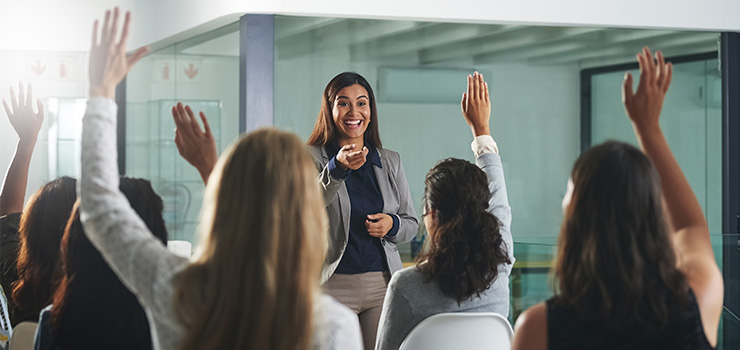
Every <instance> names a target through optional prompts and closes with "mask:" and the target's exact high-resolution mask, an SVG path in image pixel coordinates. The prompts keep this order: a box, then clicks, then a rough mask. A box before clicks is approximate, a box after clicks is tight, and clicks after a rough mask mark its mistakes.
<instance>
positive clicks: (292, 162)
mask: <svg viewBox="0 0 740 350" xmlns="http://www.w3.org/2000/svg"><path fill="white" fill-rule="evenodd" d="M326 230H327V219H326V213H325V210H324V206H323V200H322V197H321V194H320V191H319V188H318V183H317V182H316V170H315V167H314V165H313V162H312V160H311V157H310V155H309V154H308V152H307V150H306V149H305V146H303V145H302V143H301V142H300V140H299V139H298V138H297V137H296V136H295V135H293V134H290V133H285V132H281V131H278V130H275V129H261V130H258V131H255V132H252V133H250V134H248V135H247V136H246V137H243V138H241V139H240V140H238V141H236V142H235V143H234V144H232V146H230V148H229V149H228V150H227V151H226V152H224V154H223V155H222V156H221V159H220V160H219V162H218V164H217V165H216V168H215V169H214V172H213V173H212V175H211V178H210V180H209V182H208V188H207V190H206V198H205V200H204V206H203V212H202V217H201V228H200V235H201V241H200V244H199V246H198V248H197V249H196V254H195V258H196V261H195V262H194V263H193V264H192V265H191V266H190V267H188V268H187V269H185V270H184V271H183V273H181V274H180V275H179V276H178V281H177V286H176V288H177V291H176V297H175V298H176V299H175V302H176V303H177V305H178V306H177V308H178V312H179V316H180V320H181V322H183V324H184V325H185V327H186V329H187V330H188V331H187V334H188V336H187V338H186V339H183V343H182V344H183V345H182V348H183V349H222V348H245V349H268V348H269V349H298V348H300V349H303V348H306V347H308V344H309V342H310V340H311V335H312V329H313V325H312V322H311V321H312V312H313V310H312V308H313V298H314V296H315V292H316V291H317V288H318V279H319V272H320V269H321V265H322V262H323V256H324V252H325V247H326ZM204 335H207V336H204Z"/></svg>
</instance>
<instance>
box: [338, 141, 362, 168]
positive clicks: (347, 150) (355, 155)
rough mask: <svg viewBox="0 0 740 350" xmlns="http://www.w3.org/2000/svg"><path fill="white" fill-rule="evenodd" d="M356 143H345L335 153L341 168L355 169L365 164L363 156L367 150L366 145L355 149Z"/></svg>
mask: <svg viewBox="0 0 740 350" xmlns="http://www.w3.org/2000/svg"><path fill="white" fill-rule="evenodd" d="M356 148H357V145H356V144H354V143H353V144H351V145H345V146H344V147H342V148H341V149H340V150H339V153H337V158H336V160H337V163H338V165H339V166H340V167H341V168H342V169H345V170H346V169H352V170H357V169H359V168H360V167H362V165H363V164H365V159H366V158H365V157H367V153H368V152H369V150H368V149H367V147H363V148H362V149H361V150H355V149H356Z"/></svg>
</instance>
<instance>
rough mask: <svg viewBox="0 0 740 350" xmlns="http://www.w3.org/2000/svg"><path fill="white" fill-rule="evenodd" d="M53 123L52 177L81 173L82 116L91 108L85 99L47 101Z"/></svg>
mask: <svg viewBox="0 0 740 350" xmlns="http://www.w3.org/2000/svg"><path fill="white" fill-rule="evenodd" d="M46 106H47V112H46V118H47V119H48V123H49V132H48V133H49V138H48V140H49V143H48V145H49V179H56V178H58V177H61V176H70V177H74V178H78V177H79V176H80V140H81V136H82V116H83V115H85V109H87V99H84V98H50V99H47V100H46Z"/></svg>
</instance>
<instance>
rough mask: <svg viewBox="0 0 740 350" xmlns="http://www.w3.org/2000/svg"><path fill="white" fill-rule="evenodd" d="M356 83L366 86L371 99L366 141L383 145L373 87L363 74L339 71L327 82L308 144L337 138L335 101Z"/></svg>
mask: <svg viewBox="0 0 740 350" xmlns="http://www.w3.org/2000/svg"><path fill="white" fill-rule="evenodd" d="M355 84H360V86H362V87H363V88H365V90H367V94H368V99H370V123H368V125H367V130H365V142H370V143H372V145H373V146H375V147H383V144H382V143H381V142H380V134H379V133H378V109H377V107H376V106H375V94H374V93H373V88H372V87H371V86H370V83H368V82H367V80H366V79H365V78H364V77H363V76H362V75H359V74H357V73H354V72H344V73H339V74H338V75H337V76H335V77H334V78H332V80H331V81H329V84H326V88H325V89H324V95H323V96H322V98H321V110H320V111H319V116H318V118H316V125H314V127H313V131H312V132H311V136H309V137H308V142H307V144H308V145H309V146H323V145H326V144H327V143H329V141H333V140H336V139H337V137H338V136H339V135H338V134H337V132H338V131H337V126H336V125H334V116H333V114H332V109H333V106H334V101H335V100H336V99H337V94H339V91H340V90H342V89H344V88H346V87H347V86H352V85H355Z"/></svg>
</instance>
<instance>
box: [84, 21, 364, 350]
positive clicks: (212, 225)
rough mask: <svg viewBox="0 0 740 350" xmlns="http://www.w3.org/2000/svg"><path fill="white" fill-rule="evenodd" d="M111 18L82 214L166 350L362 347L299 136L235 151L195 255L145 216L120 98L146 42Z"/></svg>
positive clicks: (214, 187) (216, 179) (96, 83)
mask: <svg viewBox="0 0 740 350" xmlns="http://www.w3.org/2000/svg"><path fill="white" fill-rule="evenodd" d="M110 17H111V16H110V12H108V13H107V15H106V21H105V23H104V25H103V28H102V36H101V40H100V41H98V33H97V30H95V34H94V36H93V47H92V51H91V53H90V67H91V68H90V76H89V78H90V94H91V99H90V101H89V102H88V107H87V112H86V113H85V117H84V119H83V126H82V162H81V163H82V172H81V177H80V187H79V192H80V217H81V219H82V225H83V228H84V232H85V235H86V236H87V237H88V239H90V241H91V242H92V244H93V246H95V247H96V248H97V249H98V251H100V253H101V255H102V256H103V258H104V259H105V261H107V262H108V264H109V265H110V266H111V269H112V270H113V271H114V272H115V273H116V275H118V277H119V278H120V279H121V280H122V281H123V282H124V284H125V285H126V286H128V287H129V288H130V290H131V291H132V292H133V293H134V294H135V295H136V296H137V297H138V298H139V301H140V302H141V303H142V305H143V306H144V307H145V308H146V309H147V310H148V311H150V313H151V319H152V321H153V324H154V333H156V335H157V339H155V348H159V349H307V348H312V349H348V350H353V349H360V347H361V346H362V345H361V340H360V329H359V324H358V322H357V318H356V316H355V315H354V314H353V313H352V312H351V311H349V310H348V309H347V308H345V307H343V306H342V305H341V304H339V303H338V302H336V301H334V300H333V299H331V298H330V297H327V296H324V295H322V294H321V292H320V289H319V283H318V282H319V273H320V271H321V267H322V261H323V258H324V253H325V249H326V245H325V242H326V240H327V238H326V235H327V218H326V213H325V212H324V207H323V205H322V197H321V193H320V192H319V187H318V184H317V183H316V177H315V176H316V173H315V170H314V166H313V162H312V160H311V156H310V155H309V154H308V152H307V151H306V150H305V148H304V146H303V145H302V143H301V142H300V140H299V139H298V137H296V136H295V135H293V134H289V133H285V132H280V131H277V130H273V129H264V130H260V131H256V132H253V133H251V134H248V135H247V136H245V137H242V138H240V139H239V140H237V141H236V142H234V143H233V144H232V145H231V146H230V147H229V148H228V149H227V150H226V151H225V152H224V153H223V155H222V157H221V158H220V159H219V161H218V163H217V164H216V167H215V169H214V170H213V172H212V173H211V174H210V175H209V178H208V185H207V188H206V194H205V199H204V204H203V210H202V217H201V222H200V225H201V226H200V229H199V230H200V231H199V234H200V236H201V242H200V243H199V245H198V247H197V248H196V252H195V255H194V256H193V257H192V259H191V260H187V259H185V258H182V257H179V256H176V255H174V254H172V253H170V252H169V251H167V249H166V248H165V247H164V246H163V245H162V244H161V242H160V241H159V240H157V239H156V238H154V237H153V236H152V234H151V232H150V231H149V229H148V228H147V227H146V225H144V223H143V222H142V221H141V220H140V219H138V217H137V215H136V213H135V212H134V210H132V209H131V207H130V206H129V204H128V202H127V201H126V198H125V197H124V196H123V195H122V194H121V192H120V191H119V190H118V176H117V174H118V164H117V161H116V157H115V155H116V122H115V120H116V104H115V102H114V101H113V99H112V98H113V94H114V91H115V87H116V85H117V84H118V83H119V82H120V81H121V79H122V78H123V77H124V76H125V75H126V73H127V72H128V71H129V70H130V69H131V67H132V66H133V65H134V63H135V62H136V61H137V60H138V59H139V58H141V57H142V56H143V55H144V54H145V53H146V49H143V50H142V49H140V50H138V51H136V52H135V53H134V54H133V55H131V56H130V57H127V55H126V50H125V43H126V37H127V33H128V25H129V16H128V15H127V16H126V19H125V22H124V25H123V30H122V31H121V32H120V33H122V35H121V38H120V40H118V38H116V36H117V35H116V32H117V29H118V28H117V27H118V19H119V18H118V17H119V16H118V9H116V10H115V12H114V14H113V16H112V17H113V19H112V21H110ZM111 22H112V24H111V25H109V23H111ZM95 28H96V29H97V22H96V25H95ZM188 117H192V116H191V115H189V116H188ZM193 119H194V118H193ZM196 123H197V122H196Z"/></svg>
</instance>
